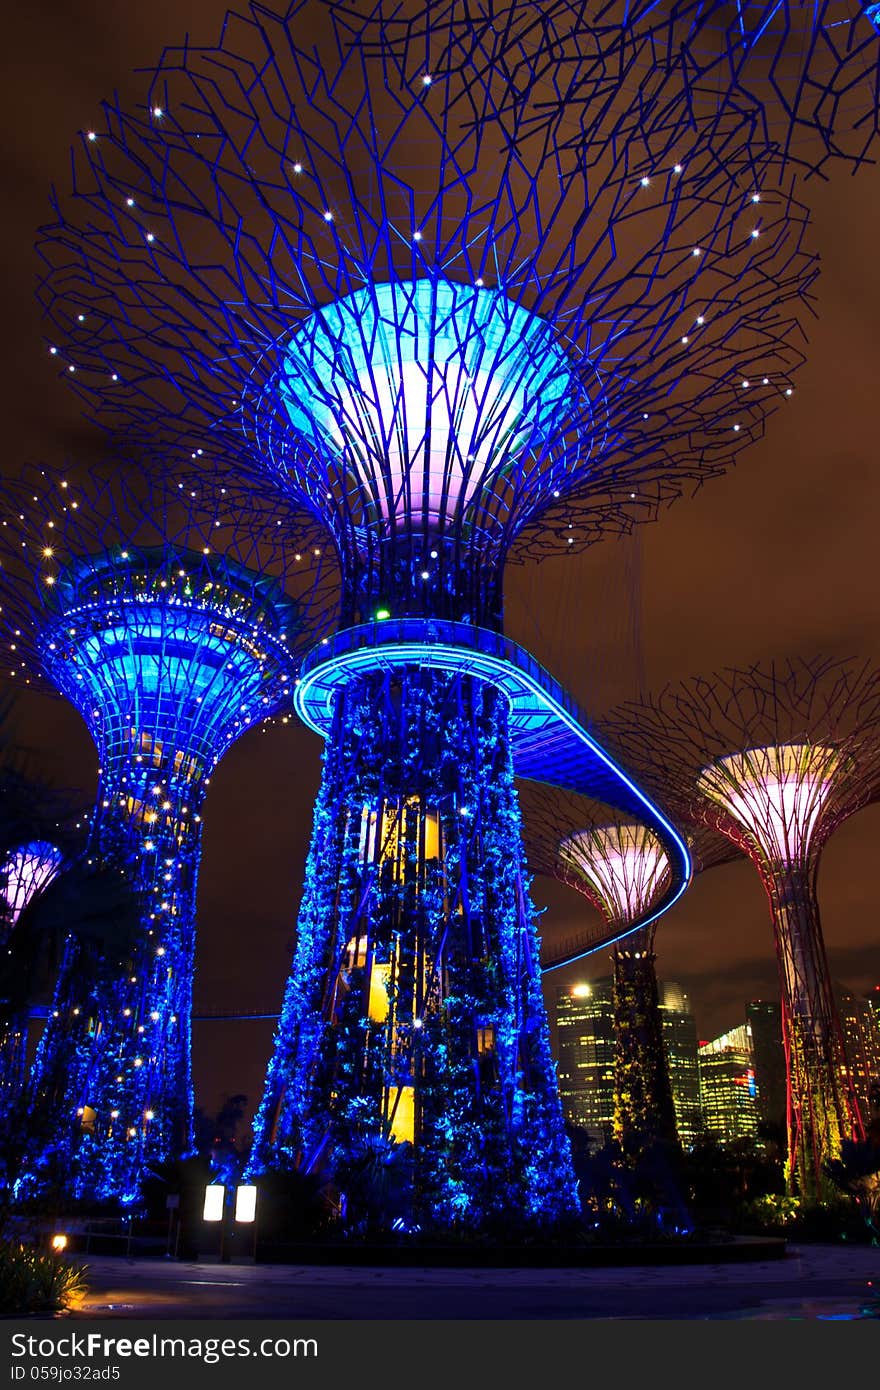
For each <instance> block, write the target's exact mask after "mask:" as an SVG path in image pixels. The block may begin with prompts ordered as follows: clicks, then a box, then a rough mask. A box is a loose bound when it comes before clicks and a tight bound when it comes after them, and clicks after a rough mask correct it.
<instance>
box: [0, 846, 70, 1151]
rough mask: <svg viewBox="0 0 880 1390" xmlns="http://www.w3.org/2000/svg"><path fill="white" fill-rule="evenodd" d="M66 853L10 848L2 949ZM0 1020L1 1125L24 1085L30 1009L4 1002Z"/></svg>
mask: <svg viewBox="0 0 880 1390" xmlns="http://www.w3.org/2000/svg"><path fill="white" fill-rule="evenodd" d="M64 859H65V854H64V851H63V850H62V849H61V848H60V847H59V846H58V845H55V844H52V843H50V842H49V841H48V840H28V841H27V843H26V844H21V845H17V846H16V847H15V848H14V849H11V850H10V851H9V852H8V853H7V855H6V857H5V859H4V860H3V862H2V864H0V950H2V951H5V952H6V954H7V955H10V954H11V953H12V948H11V946H10V945H9V941H10V937H11V934H12V932H13V931H14V930H15V928H16V926H17V925H18V922H19V919H20V917H21V915H22V913H23V912H24V911H25V910H26V909H27V908H28V907H29V906H30V905H31V904H32V903H33V902H35V901H36V899H37V898H38V897H39V896H40V894H41V893H42V892H43V891H44V890H45V889H46V888H48V886H49V884H50V883H51V882H52V880H53V879H54V878H55V877H56V875H57V874H58V873H59V872H60V870H61V868H62V865H63V864H64ZM2 1005H3V1017H2V1021H0V1123H4V1124H5V1123H8V1120H9V1116H10V1112H11V1108H12V1106H13V1105H15V1104H16V1103H17V1102H18V1099H19V1096H20V1095H21V1091H22V1087H23V1085H24V1077H25V1062H26V1050H27V1031H28V1021H29V1016H30V1010H29V1009H27V1008H24V1009H23V1008H20V1007H16V1005H15V1003H14V1002H13V1001H12V1000H11V999H8V998H4V999H3V1000H2Z"/></svg>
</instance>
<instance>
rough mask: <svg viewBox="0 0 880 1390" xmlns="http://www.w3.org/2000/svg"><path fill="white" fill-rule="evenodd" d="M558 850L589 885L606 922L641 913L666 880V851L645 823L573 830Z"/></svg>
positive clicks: (623, 919)
mask: <svg viewBox="0 0 880 1390" xmlns="http://www.w3.org/2000/svg"><path fill="white" fill-rule="evenodd" d="M559 854H560V857H561V858H562V859H563V860H564V861H565V862H566V863H567V864H570V865H571V866H572V867H573V868H574V869H575V871H576V872H577V873H578V874H579V875H580V876H581V877H582V878H584V879H585V880H586V882H587V883H588V884H589V886H590V888H591V889H592V890H593V894H594V895H595V897H596V899H597V901H598V903H599V904H600V906H601V908H602V911H603V912H604V913H605V915H606V917H607V919H608V921H609V922H621V923H626V922H634V921H635V920H636V919H637V918H638V917H642V916H644V914H645V912H646V911H647V909H648V908H649V907H650V905H651V903H652V902H653V901H654V900H655V899H656V898H657V897H658V896H659V894H660V892H661V891H662V890H663V888H665V886H666V883H667V881H668V879H669V873H670V868H669V860H668V858H667V856H666V851H665V850H664V848H663V846H662V845H661V843H660V841H659V840H658V839H657V836H656V835H655V834H654V833H653V832H652V831H651V830H649V829H648V828H647V826H644V825H606V826H599V827H597V828H595V829H593V830H579V831H576V832H575V834H573V835H569V836H568V838H567V839H566V840H563V842H562V844H561V845H560V846H559Z"/></svg>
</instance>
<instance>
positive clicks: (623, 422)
mask: <svg viewBox="0 0 880 1390" xmlns="http://www.w3.org/2000/svg"><path fill="white" fill-rule="evenodd" d="M523 9H524V10H527V11H529V13H530V14H531V15H532V17H534V16H536V15H540V13H541V10H542V7H541V6H534V5H526V6H523ZM445 34H446V30H445V29H444V28H443V27H442V25H441V26H440V27H439V28H438V30H437V42H438V44H439V45H440V50H442V49H443V45H444V44H445ZM433 38H434V30H433V27H432V25H431V23H430V22H429V24H428V33H427V39H426V45H425V47H424V51H423V56H422V59H421V60H420V62H419V63H418V64H416V66H415V67H413V65H412V63H411V61H410V56H409V54H408V53H407V54H405V55H403V56H401V54H400V52H399V51H398V49H397V47H396V45H395V42H394V41H393V35H392V36H391V40H390V41H388V40H387V35H386V23H385V19H384V17H383V13H382V11H381V8H380V9H377V10H376V11H375V13H370V14H369V15H367V16H365V17H364V16H361V17H358V16H356V15H355V16H352V15H351V14H349V13H348V12H347V11H346V10H345V9H344V8H343V7H335V6H327V5H316V4H315V3H311V2H310V0H298V3H295V4H293V5H291V6H289V8H287V9H286V10H285V11H283V12H282V13H273V12H272V11H270V10H268V9H266V8H265V7H263V6H261V5H256V4H254V5H251V6H250V7H249V8H248V9H247V10H246V11H245V12H243V13H237V14H230V15H229V16H227V19H226V21H225V24H224V26H223V30H222V33H221V36H220V40H219V43H218V44H217V46H216V47H213V48H199V47H196V46H193V45H191V44H187V45H186V46H185V47H183V48H176V49H168V50H167V51H166V53H165V54H164V56H163V58H162V60H161V62H160V64H159V66H158V67H157V68H156V69H155V70H154V71H153V72H152V74H151V75H150V78H149V80H148V83H147V84H146V87H145V92H144V103H143V105H142V107H140V108H139V109H136V110H123V109H122V108H121V107H120V106H119V105H118V104H117V103H112V102H110V103H106V104H105V106H104V108H103V115H102V119H101V122H100V125H99V126H98V127H96V128H95V129H93V130H89V131H83V132H82V134H81V138H80V140H79V141H78V143H77V146H76V148H75V150H74V152H73V187H72V190H71V191H70V192H69V193H68V194H67V195H64V196H61V197H58V198H57V199H56V204H55V211H56V218H55V221H54V223H53V224H52V225H51V226H49V227H47V228H45V229H44V231H43V233H42V235H41V239H40V244H39V250H40V254H41V256H42V260H43V264H44V277H43V282H42V288H41V297H42V302H43V305H44V308H45V310H46V314H47V320H48V324H49V328H48V332H49V342H48V350H49V352H50V354H51V355H52V358H53V360H56V361H57V363H58V365H59V367H60V368H61V371H62V374H63V375H64V377H65V378H66V379H67V380H68V381H70V382H71V383H72V384H73V385H74V387H75V388H76V389H78V390H79V391H80V392H81V394H82V396H83V397H84V399H85V400H86V401H87V403H88V405H89V407H90V409H91V410H92V411H93V413H95V414H96V415H97V417H98V418H99V419H100V420H101V421H103V423H104V424H105V425H106V427H107V428H108V429H109V430H111V431H115V432H117V433H121V434H123V435H124V436H125V437H129V438H138V439H140V440H144V441H148V447H149V449H150V451H151V454H152V455H153V457H156V458H162V457H164V458H166V459H173V460H174V461H175V462H176V464H178V465H186V466H187V467H188V468H189V470H190V471H191V473H192V474H194V475H198V474H200V473H201V472H202V471H203V470H205V469H210V470H220V471H221V472H222V473H223V474H224V476H228V477H230V478H233V477H234V478H237V479H239V480H240V483H241V486H242V488H243V490H244V493H245V495H252V494H253V491H254V489H256V488H260V487H263V486H265V485H270V486H271V487H273V488H274V489H275V490H276V492H277V493H279V494H282V495H284V496H285V497H286V498H287V499H288V501H289V502H291V503H292V504H293V506H294V507H295V508H297V509H304V510H305V511H306V512H308V513H310V514H311V516H312V517H313V518H314V519H315V520H316V521H318V522H319V523H320V524H321V525H322V526H323V527H324V528H325V530H326V533H327V535H328V536H329V538H330V540H331V542H332V546H333V549H334V552H335V554H336V557H337V559H338V562H339V567H340V574H341V593H342V614H343V622H344V624H346V627H345V630H344V631H342V632H341V633H338V634H337V635H336V637H335V638H334V639H333V640H332V642H330V643H329V644H328V645H327V646H326V647H321V648H317V649H316V650H315V651H314V652H313V653H312V654H311V655H310V656H309V657H308V659H307V660H306V662H305V664H304V667H303V670H302V674H301V679H300V683H299V685H298V687H297V691H296V708H297V710H298V712H299V713H300V714H301V715H302V717H303V718H304V719H305V720H306V722H307V723H309V724H310V725H311V726H312V727H314V728H316V729H318V730H319V731H320V732H321V733H323V734H324V736H325V738H326V750H325V760H324V773H323V780H322V786H321V791H320V794H319V798H318V802H317V806H316V811H315V822H314V832H313V839H312V847H311V851H310V858H309V864H308V868H307V878H306V887H305V893H304V896H303V900H302V905H301V909H300V915H299V922H298V932H297V947H296V956H295V960H294V966H293V972H292V975H291V979H290V982H289V985H288V989H287V992H286V995H285V1001H284V1005H283V1010H282V1016H281V1022H280V1025H279V1030H278V1033H277V1037H276V1043H275V1052H274V1055H273V1059H272V1061H271V1063H270V1067H269V1073H268V1078H267V1084H266V1091H265V1095H264V1099H263V1103H262V1106H261V1107H260V1110H259V1113H258V1115H257V1119H256V1125H255V1133H256V1140H255V1146H254V1153H253V1158H252V1165H251V1166H252V1171H253V1172H254V1173H258V1172H259V1171H261V1169H263V1168H265V1167H267V1166H271V1165H273V1164H284V1165H297V1166H299V1167H301V1168H305V1169H306V1170H308V1171H316V1172H322V1173H324V1174H325V1175H328V1176H329V1177H330V1178H332V1179H333V1181H335V1182H336V1184H337V1186H338V1187H339V1189H340V1191H341V1193H342V1194H343V1195H344V1194H345V1193H346V1190H347V1189H348V1188H350V1187H351V1185H352V1183H351V1179H352V1176H353V1175H356V1173H357V1172H358V1171H360V1169H362V1168H363V1165H364V1163H367V1162H372V1161H375V1159H376V1155H377V1154H378V1153H385V1152H386V1151H389V1152H390V1151H391V1149H393V1152H394V1153H395V1154H396V1155H397V1156H398V1157H399V1154H400V1151H401V1148H402V1146H404V1145H408V1146H409V1147H408V1149H407V1150H406V1154H407V1155H408V1158H407V1164H408V1172H409V1175H410V1178H411V1182H412V1198H411V1199H409V1198H408V1199H407V1200H406V1201H405V1202H403V1203H402V1209H401V1213H400V1220H401V1221H403V1222H404V1223H410V1222H413V1221H414V1222H415V1224H419V1225H423V1226H424V1225H426V1224H427V1225H433V1226H435V1227H438V1228H442V1229H449V1228H451V1227H456V1226H457V1227H464V1228H470V1229H479V1228H483V1229H485V1228H486V1226H487V1225H490V1224H491V1223H492V1222H493V1221H494V1220H496V1218H497V1216H498V1214H499V1213H500V1212H504V1213H505V1214H506V1215H507V1216H509V1217H510V1216H519V1217H521V1218H522V1219H523V1220H524V1221H528V1222H537V1223H539V1224H541V1223H547V1222H552V1221H555V1220H556V1219H557V1218H562V1217H566V1216H568V1215H569V1214H570V1213H571V1211H572V1210H573V1207H574V1204H575V1197H574V1182H573V1175H572V1171H571V1167H570V1161H569V1154H568V1147H567V1143H566V1141H565V1138H564V1135H563V1130H562V1117H561V1112H560V1108H559V1101H558V1096H557V1094H556V1088H555V1083H554V1078H553V1070H552V1063H551V1060H550V1054H549V1046H548V1037H547V1026H546V1018H545V1014H544V1008H543V1002H542V1000H541V996H540V986H539V955H538V942H537V936H536V933H535V926H534V921H533V914H532V909H531V905H530V902H529V898H528V893H527V890H526V884H525V878H524V872H523V869H524V862H523V854H522V844H521V829H520V817H519V809H518V804H517V799H516V794H515V790H514V786H513V774H514V771H516V772H517V773H518V774H519V775H520V776H524V777H536V778H539V779H541V780H544V781H549V782H556V783H558V784H559V785H561V786H564V787H569V788H572V789H574V790H577V791H579V792H582V793H586V794H590V795H593V796H594V797H596V798H598V799H600V800H602V801H604V802H606V803H609V804H610V805H611V806H612V807H616V808H617V809H618V810H620V811H622V812H623V813H624V814H627V815H631V816H634V817H638V818H639V819H640V820H643V821H644V823H645V824H646V825H647V826H648V827H649V829H650V830H651V831H652V832H653V833H655V834H657V835H658V837H659V838H660V840H661V841H662V843H663V844H664V848H665V851H666V853H667V855H668V858H669V863H670V885H669V888H668V889H667V891H666V894H665V897H664V898H663V901H662V904H659V905H658V906H657V907H656V908H655V909H654V910H655V911H656V910H659V907H660V906H661V905H662V906H667V905H668V904H669V903H670V902H672V901H673V900H674V899H675V897H676V896H677V895H678V894H679V893H680V892H681V891H682V889H683V887H684V885H685V883H686V881H687V878H688V875H689V858H688V853H687V850H686V847H685V846H684V844H683V842H682V841H681V838H680V837H679V836H678V835H677V833H676V832H675V830H674V828H673V827H672V826H671V825H670V824H669V822H668V820H667V819H666V818H665V816H664V815H663V813H662V812H661V811H660V810H659V809H658V808H657V807H655V806H653V804H652V803H651V802H650V800H649V799H648V798H646V797H645V796H644V794H643V793H641V792H640V790H639V789H638V788H637V787H636V786H635V785H634V783H633V782H632V779H631V778H629V777H628V776H627V775H626V773H625V772H624V771H623V770H622V769H621V768H619V767H617V766H616V764H615V763H614V761H613V760H612V759H610V758H609V757H608V756H607V754H606V753H605V752H604V750H603V749H602V748H601V746H599V745H598V744H597V743H596V741H595V739H594V738H593V737H592V735H591V734H590V733H589V731H588V730H587V729H585V728H584V724H583V720H582V717H581V716H580V715H579V713H578V711H577V710H576V709H575V708H574V707H573V706H572V704H571V702H570V701H569V700H568V699H567V697H566V696H565V695H564V693H563V692H562V691H560V690H559V688H558V686H556V684H555V682H553V681H552V679H551V678H550V677H549V676H548V674H547V673H546V672H543V671H542V670H541V669H540V668H539V667H537V665H536V663H534V662H533V661H532V659H531V658H530V657H529V656H528V654H527V653H525V652H523V651H522V649H521V648H518V647H516V646H515V645H514V644H513V643H511V642H509V641H508V640H506V639H505V638H504V637H503V636H502V632H501V629H502V583H503V573H504V565H505V562H506V560H507V559H508V558H509V557H510V556H511V555H512V554H513V555H518V556H519V557H520V558H524V557H527V556H535V555H538V556H539V555H542V554H545V553H550V552H553V551H563V552H565V551H572V550H576V549H578V548H580V547H582V546H584V545H586V544H589V543H590V542H592V541H593V540H595V539H596V538H597V537H598V536H600V535H602V534H605V533H607V532H619V531H623V530H627V529H628V528H629V527H630V526H632V525H633V524H634V523H635V522H637V521H641V520H646V519H649V518H651V517H653V516H655V515H656V513H657V510H658V508H659V507H660V505H661V504H663V503H665V502H667V501H670V500H672V499H674V498H675V497H678V496H679V495H681V494H682V492H684V491H687V490H690V489H691V488H692V487H694V486H695V485H696V484H698V483H699V482H701V481H702V480H703V479H705V478H707V477H709V476H711V475H712V474H715V473H719V472H721V471H723V470H724V469H725V468H726V467H727V466H728V465H729V464H730V463H732V462H733V460H734V458H735V456H736V454H737V452H738V450H739V448H740V447H741V446H742V445H744V444H745V443H747V442H748V441H749V440H750V439H753V438H755V437H756V436H757V435H758V434H759V433H760V431H761V429H762V428H763V422H764V419H765V417H766V415H767V414H768V412H769V411H770V410H772V409H773V408H774V407H775V406H776V405H778V404H780V403H783V402H784V401H785V400H786V397H787V396H789V395H790V394H791V391H792V385H791V380H792V373H793V371H794V369H795V368H796V367H797V366H798V364H799V362H800V338H801V323H802V319H803V318H804V316H805V314H806V306H807V300H808V296H809V291H810V288H811V286H812V283H813V279H814V276H815V261H814V258H813V257H812V256H811V255H810V254H809V252H808V251H807V250H806V249H805V228H806V216H805V213H804V210H803V208H802V207H801V206H800V205H799V204H798V203H797V202H796V200H795V199H794V197H793V195H792V192H791V189H790V188H788V189H784V188H783V187H782V184H781V182H780V181H779V180H776V181H775V183H774V186H773V189H772V190H771V192H770V193H769V194H768V195H767V196H766V197H763V195H762V202H761V207H760V208H757V207H756V204H755V198H754V192H755V188H756V186H758V185H757V184H756V180H760V178H761V172H762V169H763V168H764V167H765V165H766V164H767V160H768V159H769V157H770V156H769V155H768V153H767V152H766V151H765V150H764V149H763V147H762V148H759V149H758V152H757V155H756V154H755V152H754V151H753V150H752V148H751V146H750V144H749V134H750V131H749V129H748V128H747V127H743V125H742V123H740V125H739V127H737V124H736V122H733V121H725V124H724V129H723V131H722V134H723V139H724V144H725V150H726V151H727V153H728V155H729V159H728V160H727V161H726V162H724V163H722V162H721V161H719V159H718V156H717V146H716V144H715V137H716V136H718V134H719V131H720V130H721V127H719V126H717V125H716V124H713V123H712V122H706V123H705V125H702V126H700V128H699V129H698V130H696V131H695V129H694V123H693V120H692V117H691V112H690V102H689V97H688V92H687V90H686V88H682V90H681V92H680V94H679V99H678V101H677V102H676V103H673V104H671V105H669V104H667V107H666V109H665V111H664V113H663V118H662V121H661V122H659V124H655V123H654V120H653V114H652V117H651V123H650V126H647V125H646V128H645V130H643V129H642V128H641V127H640V125H639V123H638V121H634V122H633V121H630V123H629V125H628V127H627V130H626V133H625V138H621V134H620V131H619V130H618V129H617V128H616V126H615V122H614V121H613V120H612V119H607V120H606V119H605V117H604V116H602V119H601V120H599V121H598V123H597V125H596V128H595V132H594V137H593V138H592V139H591V140H590V142H589V146H590V148H589V159H586V158H585V157H584V155H583V151H582V150H579V149H574V148H572V149H562V148H561V147H557V145H556V144H555V143H554V141H553V139H548V138H545V137H544V136H542V135H541V134H540V132H538V133H536V134H533V133H532V131H531V123H532V118H533V103H532V98H531V95H530V91H529V88H528V84H520V87H519V88H518V89H516V88H512V87H511V86H510V84H509V82H508V81H507V74H506V72H505V71H504V70H503V69H502V68H501V67H499V68H498V69H497V70H495V69H493V67H492V65H491V64H488V65H487V64H485V63H484V62H483V61H482V57H481V55H480V54H468V53H462V54H460V55H457V56H456V59H455V61H454V62H450V63H449V64H448V65H445V66H441V67H439V68H438V67H437V66H436V65H435V63H434V61H433V52H432V42H433ZM573 41H574V42H576V40H573ZM590 43H591V44H592V40H590ZM619 52H620V44H619V36H614V37H613V38H609V41H608V43H607V45H605V46H603V45H601V44H600V45H599V46H598V47H596V45H593V46H592V48H591V54H592V57H591V76H590V79H589V80H590V82H591V84H592V85H591V90H592V91H593V92H594V93H595V94H596V97H597V111H601V110H602V104H601V98H603V96H606V95H607V94H609V93H610V94H613V93H615V92H617V90H618V88H617V85H616V74H617V72H618V65H619ZM564 61H565V56H564V54H563V53H562V52H557V51H555V50H554V49H553V48H552V47H550V46H547V47H545V48H544V49H541V48H540V45H539V50H538V51H537V52H536V53H535V55H534V69H535V72H536V73H537V71H538V69H539V68H540V69H541V70H542V71H545V70H547V69H548V68H549V69H553V67H554V65H556V64H558V63H564ZM685 136H687V141H688V163H687V166H686V167H685V166H684V165H683V164H682V163H680V162H679V161H678V160H677V159H676V157H675V155H674V154H673V147H674V146H675V144H676V142H677V140H678V139H679V137H681V139H684V138H685ZM649 163H650V165H651V167H652V168H654V167H655V165H656V168H658V169H659V168H662V169H663V174H662V177H660V176H658V177H655V178H654V179H651V178H650V177H648V176H647V172H646V170H647V168H648V164H649ZM774 167H775V166H774ZM383 1146H384V1147H383ZM350 1216H351V1220H352V1221H353V1222H354V1224H357V1221H358V1220H360V1219H361V1217H362V1219H363V1221H365V1222H367V1223H368V1222H369V1220H370V1215H369V1213H365V1214H354V1213H350Z"/></svg>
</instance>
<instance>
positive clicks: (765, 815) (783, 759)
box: [697, 743, 841, 864]
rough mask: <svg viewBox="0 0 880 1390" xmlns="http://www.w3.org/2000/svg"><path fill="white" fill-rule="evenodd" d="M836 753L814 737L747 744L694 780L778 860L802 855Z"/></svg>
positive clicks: (829, 785) (834, 769) (836, 767)
mask: <svg viewBox="0 0 880 1390" xmlns="http://www.w3.org/2000/svg"><path fill="white" fill-rule="evenodd" d="M840 764H841V754H840V752H839V750H837V749H835V748H830V747H826V746H824V745H822V744H813V743H784V744H779V745H778V746H773V747H769V748H749V749H747V750H746V751H745V752H744V753H732V754H730V755H729V756H728V757H726V758H718V759H717V760H716V761H715V762H714V763H712V764H710V766H709V767H706V768H703V770H702V772H701V773H700V776H699V779H698V782H697V786H698V788H699V789H700V791H701V792H703V794H704V795H705V796H707V797H708V798H709V799H710V800H711V801H713V802H715V804H716V805H718V806H721V807H722V808H723V809H724V810H725V811H726V812H727V813H728V815H729V816H731V817H732V818H733V820H734V821H735V822H736V824H737V825H738V826H740V827H741V828H742V829H743V830H745V831H746V832H747V833H748V835H749V837H750V838H751V839H752V841H753V842H754V844H755V847H756V848H757V850H758V851H759V852H760V853H761V854H762V855H763V856H765V857H766V858H767V859H769V860H771V861H773V862H776V863H782V864H795V863H799V862H801V861H803V860H804V859H805V858H806V857H807V855H808V854H809V852H810V849H811V848H812V846H813V843H814V840H815V836H816V832H817V830H818V829H819V827H820V824H821V819H822V812H823V810H824V809H825V807H826V805H827V804H828V800H829V797H830V796H831V793H832V792H833V790H834V786H835V780H836V777H837V775H838V773H839V771H840Z"/></svg>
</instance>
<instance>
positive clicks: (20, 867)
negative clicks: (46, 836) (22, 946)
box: [0, 840, 64, 931]
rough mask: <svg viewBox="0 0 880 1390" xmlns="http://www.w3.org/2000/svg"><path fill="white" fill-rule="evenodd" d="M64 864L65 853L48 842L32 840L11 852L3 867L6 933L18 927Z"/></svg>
mask: <svg viewBox="0 0 880 1390" xmlns="http://www.w3.org/2000/svg"><path fill="white" fill-rule="evenodd" d="M63 863H64V852H63V850H61V849H59V848H58V846H57V845H52V844H50V843H49V841H48V840H30V841H29V842H28V843H27V844H26V845H19V846H18V847H17V848H16V849H14V850H12V851H11V852H10V853H9V854H8V855H7V856H6V858H5V860H4V861H3V863H2V864H0V896H2V899H3V905H4V907H5V913H4V918H5V921H4V925H5V927H6V928H7V931H8V930H9V929H11V928H12V927H14V926H15V924H16V922H17V921H18V919H19V917H20V916H21V914H22V912H24V910H25V908H26V907H27V906H28V904H29V903H30V902H32V901H33V899H34V898H35V897H36V895H37V894H38V893H41V892H42V891H43V889H44V888H46V887H47V886H48V884H50V883H51V882H52V879H53V878H54V877H55V875H56V874H57V873H58V871H59V869H60V868H61V865H62V864H63Z"/></svg>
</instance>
